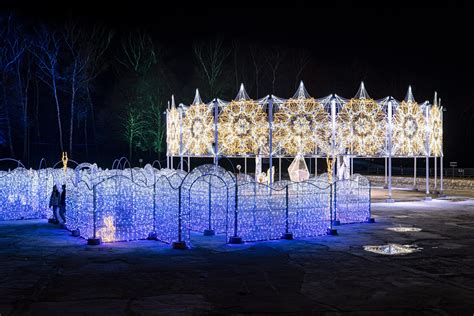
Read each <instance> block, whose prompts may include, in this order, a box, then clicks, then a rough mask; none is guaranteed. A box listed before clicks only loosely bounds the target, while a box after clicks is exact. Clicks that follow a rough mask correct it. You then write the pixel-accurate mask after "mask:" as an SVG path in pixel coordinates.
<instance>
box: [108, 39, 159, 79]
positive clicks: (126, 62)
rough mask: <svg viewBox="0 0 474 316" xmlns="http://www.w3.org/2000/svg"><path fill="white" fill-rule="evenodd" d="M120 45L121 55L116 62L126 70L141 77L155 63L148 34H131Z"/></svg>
mask: <svg viewBox="0 0 474 316" xmlns="http://www.w3.org/2000/svg"><path fill="white" fill-rule="evenodd" d="M121 45H122V54H121V55H119V56H118V57H117V58H116V61H117V62H118V64H119V65H121V66H123V67H124V68H125V69H126V70H128V71H132V72H134V73H135V74H136V75H143V74H145V73H146V72H148V70H149V69H150V67H151V66H152V65H153V64H155V63H156V50H155V47H154V45H153V41H152V39H151V37H150V35H149V34H148V33H146V32H144V31H141V30H139V31H136V32H131V33H129V34H128V36H127V37H126V38H125V39H123V40H122V42H121Z"/></svg>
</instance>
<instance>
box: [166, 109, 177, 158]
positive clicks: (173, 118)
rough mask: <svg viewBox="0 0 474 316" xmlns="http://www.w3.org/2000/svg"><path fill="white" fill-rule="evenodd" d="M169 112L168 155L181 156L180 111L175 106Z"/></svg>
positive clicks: (167, 127) (167, 129)
mask: <svg viewBox="0 0 474 316" xmlns="http://www.w3.org/2000/svg"><path fill="white" fill-rule="evenodd" d="M167 111H168V113H167V122H166V125H167V126H166V143H167V144H168V155H179V149H180V141H179V138H180V137H179V111H178V110H177V109H176V107H175V106H174V104H173V105H172V107H171V109H169V110H167Z"/></svg>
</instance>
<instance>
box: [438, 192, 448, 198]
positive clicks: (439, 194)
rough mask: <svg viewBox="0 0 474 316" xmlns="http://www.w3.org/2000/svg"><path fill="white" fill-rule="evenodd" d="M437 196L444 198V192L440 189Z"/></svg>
mask: <svg viewBox="0 0 474 316" xmlns="http://www.w3.org/2000/svg"><path fill="white" fill-rule="evenodd" d="M438 197H439V198H444V197H446V194H444V193H443V192H442V191H440V192H439V193H438Z"/></svg>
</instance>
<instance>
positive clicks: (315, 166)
mask: <svg viewBox="0 0 474 316" xmlns="http://www.w3.org/2000/svg"><path fill="white" fill-rule="evenodd" d="M314 176H315V177H317V176H318V157H315V158H314Z"/></svg>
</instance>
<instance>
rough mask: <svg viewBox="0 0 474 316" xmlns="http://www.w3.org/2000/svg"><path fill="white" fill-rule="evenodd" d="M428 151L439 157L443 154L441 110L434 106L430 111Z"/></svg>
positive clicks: (436, 105)
mask: <svg viewBox="0 0 474 316" xmlns="http://www.w3.org/2000/svg"><path fill="white" fill-rule="evenodd" d="M429 127H430V151H431V155H432V156H435V157H439V156H441V155H442V154H443V122H442V119H441V108H440V107H439V106H438V104H434V105H433V106H432V107H431V110H430V116H429Z"/></svg>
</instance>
